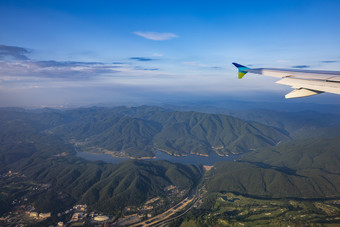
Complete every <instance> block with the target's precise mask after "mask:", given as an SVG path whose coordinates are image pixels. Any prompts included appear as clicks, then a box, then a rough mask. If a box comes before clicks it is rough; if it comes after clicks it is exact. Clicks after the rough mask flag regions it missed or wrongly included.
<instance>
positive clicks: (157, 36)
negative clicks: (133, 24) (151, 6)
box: [134, 32, 178, 41]
mask: <svg viewBox="0 0 340 227" xmlns="http://www.w3.org/2000/svg"><path fill="white" fill-rule="evenodd" d="M134 34H136V35H139V36H141V37H143V38H146V39H151V40H156V41H161V40H168V39H173V38H178V35H176V34H174V33H170V32H167V33H160V32H134Z"/></svg>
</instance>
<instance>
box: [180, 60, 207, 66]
mask: <svg viewBox="0 0 340 227" xmlns="http://www.w3.org/2000/svg"><path fill="white" fill-rule="evenodd" d="M182 64H183V65H191V66H199V67H207V65H204V64H200V63H197V62H195V61H185V62H182Z"/></svg>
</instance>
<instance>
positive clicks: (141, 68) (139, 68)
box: [135, 66, 159, 71]
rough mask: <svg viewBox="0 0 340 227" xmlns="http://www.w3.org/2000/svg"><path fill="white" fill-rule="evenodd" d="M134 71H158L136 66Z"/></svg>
mask: <svg viewBox="0 0 340 227" xmlns="http://www.w3.org/2000/svg"><path fill="white" fill-rule="evenodd" d="M135 69H136V70H145V71H157V70H159V68H144V67H140V66H136V67H135Z"/></svg>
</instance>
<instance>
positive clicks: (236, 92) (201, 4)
mask: <svg viewBox="0 0 340 227" xmlns="http://www.w3.org/2000/svg"><path fill="white" fill-rule="evenodd" d="M339 12H340V2H339V1H336V0H326V1H318V0H315V1H310V0H302V1H256V2H255V1H248V0H247V1H237V2H235V1H210V2H209V3H208V2H206V1H185V2H181V1H171V2H170V1H162V2H159V1H147V2H145V1H123V2H116V1H113V2H109V3H108V2H105V1H96V2H95V3H94V2H91V1H28V2H26V1H17V0H14V1H8V2H4V1H2V2H0V29H1V36H0V106H1V107H4V106H25V107H27V106H57V105H66V106H68V105H70V106H72V105H73V106H80V105H93V104H97V103H124V102H127V103H140V104H148V103H155V102H160V103H161V102H164V103H167V102H170V103H171V102H183V101H190V100H199V99H202V100H209V99H219V100H222V99H227V100H240V101H254V102H286V103H321V104H335V105H339V104H340V96H338V95H334V94H321V95H319V96H317V97H309V98H304V99H295V100H285V99H284V95H285V94H286V93H288V92H289V91H290V90H291V88H290V87H288V86H284V85H278V84H275V83H274V82H275V81H276V79H275V78H268V77H262V76H258V75H247V76H246V77H245V78H244V79H243V80H238V79H237V72H236V69H235V68H234V67H233V66H232V65H231V63H232V62H239V63H241V64H248V66H249V67H276V68H303V69H322V70H338V71H339V70H340V55H339V51H338V50H339V49H340V42H339V39H340V24H339V21H340V13H339Z"/></svg>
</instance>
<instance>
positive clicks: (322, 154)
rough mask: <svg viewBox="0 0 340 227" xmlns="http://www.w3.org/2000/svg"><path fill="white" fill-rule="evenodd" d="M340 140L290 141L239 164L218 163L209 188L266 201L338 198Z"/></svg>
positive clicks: (258, 152)
mask: <svg viewBox="0 0 340 227" xmlns="http://www.w3.org/2000/svg"><path fill="white" fill-rule="evenodd" d="M339 141H340V140H339V137H335V138H314V139H306V140H298V141H290V142H286V143H282V144H280V145H278V146H276V147H272V148H266V149H258V150H257V151H255V152H251V153H248V154H246V155H245V156H244V157H243V158H242V159H241V160H240V161H238V162H233V163H230V162H221V163H218V164H217V165H216V167H215V169H214V170H213V173H212V174H213V176H212V179H211V181H210V183H209V184H208V189H209V191H210V192H219V191H233V192H237V193H241V194H246V195H251V196H259V197H268V198H273V197H274V198H275V197H276V198H282V197H296V198H330V197H334V198H337V197H339V195H340V171H339V166H340V149H339V148H340V142H339Z"/></svg>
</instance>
